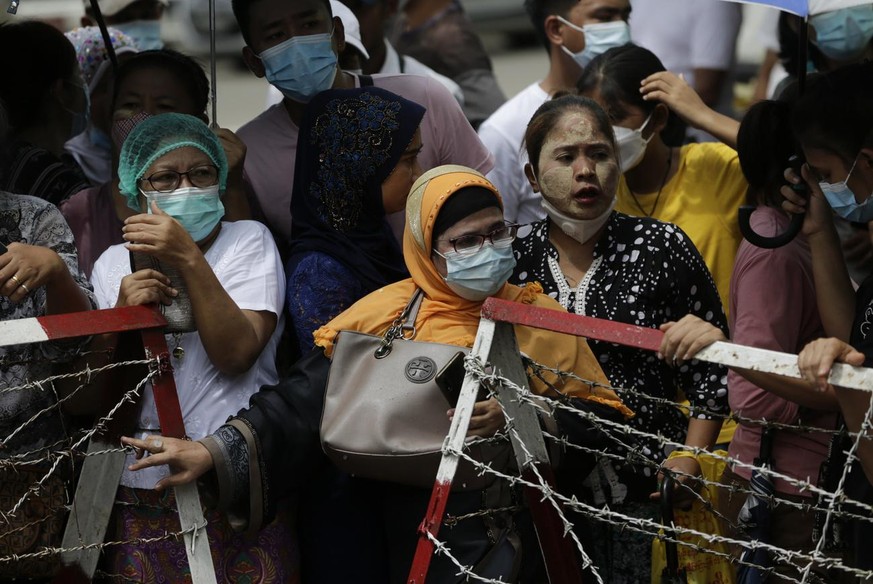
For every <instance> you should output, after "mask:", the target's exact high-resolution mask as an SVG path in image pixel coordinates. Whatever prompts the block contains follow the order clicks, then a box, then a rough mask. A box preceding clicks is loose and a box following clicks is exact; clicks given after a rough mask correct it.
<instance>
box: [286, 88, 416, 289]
mask: <svg viewBox="0 0 873 584" xmlns="http://www.w3.org/2000/svg"><path fill="white" fill-rule="evenodd" d="M424 112H425V109H424V108H423V107H422V106H420V105H418V104H417V103H414V102H412V101H409V100H406V99H403V98H402V97H400V96H398V95H395V94H393V93H391V92H390V91H385V90H384V89H379V88H378V87H364V88H356V89H333V90H328V91H325V92H322V93H319V94H318V95H316V96H315V97H314V98H313V99H312V100H311V101H310V102H309V104H308V105H307V107H306V111H305V113H304V115H303V120H302V122H301V125H300V135H299V137H298V139H297V145H298V147H297V161H296V165H295V171H294V192H293V195H292V198H291V218H292V229H291V255H292V258H291V261H292V262H293V261H294V256H295V255H298V254H302V253H306V252H312V251H318V252H321V253H325V254H327V255H329V256H331V257H333V258H334V259H335V260H337V261H339V262H342V263H343V264H344V265H345V266H346V267H347V268H348V269H349V270H350V271H352V272H353V273H354V274H355V275H356V276H357V277H358V279H359V280H360V282H361V283H362V284H363V285H364V286H365V287H366V288H367V289H369V290H375V289H377V288H380V287H382V286H384V285H386V284H390V283H392V282H395V281H397V280H401V279H403V278H405V277H406V276H407V273H406V266H405V263H404V261H403V254H402V252H401V251H400V246H399V245H398V244H397V242H396V240H395V239H394V235H393V234H392V233H391V230H390V228H389V227H388V224H387V223H386V221H385V210H384V208H383V206H382V183H383V182H384V181H385V179H387V178H388V176H389V175H390V174H391V172H392V171H393V170H394V167H395V166H397V163H398V162H399V160H400V158H401V156H403V153H404V152H405V151H406V149H407V147H408V146H409V144H410V143H411V142H412V139H413V137H414V136H415V131H416V129H418V126H419V125H420V124H421V120H422V118H423V117H424Z"/></svg>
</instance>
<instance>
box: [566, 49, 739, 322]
mask: <svg viewBox="0 0 873 584" xmlns="http://www.w3.org/2000/svg"><path fill="white" fill-rule="evenodd" d="M663 71H664V65H663V64H662V63H661V61H660V60H659V59H658V58H657V57H656V56H655V54H654V53H652V52H651V51H649V50H647V49H644V48H642V47H639V46H636V45H625V46H623V47H618V48H615V49H611V50H610V51H607V52H606V53H604V54H603V55H601V56H600V57H597V58H596V59H594V60H593V61H592V62H591V64H590V65H589V66H588V68H587V69H586V70H585V72H584V73H583V74H582V77H581V79H580V80H579V83H578V85H577V87H578V89H579V92H580V93H581V94H582V95H584V96H586V97H590V98H591V99H593V100H595V101H596V102H597V103H599V104H600V106H601V107H603V109H604V110H605V111H606V113H607V114H608V115H609V117H610V121H611V122H612V126H613V130H614V132H615V138H616V146H617V148H618V150H617V154H618V158H619V165H620V168H621V172H622V173H623V176H622V178H621V180H620V182H619V185H618V190H617V194H616V210H618V211H621V212H622V213H627V214H628V215H634V216H637V217H652V218H653V219H660V220H661V221H667V222H669V223H675V224H676V225H678V226H679V227H681V228H682V229H683V230H684V231H685V232H686V233H687V234H688V236H689V237H690V238H691V241H692V242H694V245H695V246H696V247H697V249H698V250H699V251H700V254H701V255H702V256H703V259H704V260H705V261H706V265H707V267H708V268H709V271H710V272H711V273H712V276H713V278H714V279H715V283H716V285H717V286H718V291H719V296H720V297H721V300H722V304H723V305H725V306H727V301H728V287H729V284H730V277H731V271H732V270H733V265H734V256H735V255H736V251H737V247H738V246H739V244H740V240H741V239H742V236H741V234H740V231H739V227H738V225H737V209H739V206H740V205H741V204H743V202H744V201H745V197H746V190H747V188H748V184H747V183H746V180H745V178H744V177H743V173H742V170H741V169H740V163H739V158H738V157H737V153H736V151H735V150H734V149H733V148H731V147H730V146H727V145H725V144H720V143H715V142H712V143H710V142H705V143H699V144H686V145H683V144H682V142H683V139H684V129H685V128H684V126H683V124H682V121H681V120H680V119H679V117H678V115H677V114H676V113H674V112H673V111H671V110H670V108H669V107H667V105H666V104H665V103H662V102H660V101H658V100H656V99H647V98H645V97H644V96H643V94H642V93H641V92H640V86H641V83H642V82H643V80H644V79H647V78H649V77H650V76H652V75H655V74H658V73H659V72H663ZM676 81H677V82H680V83H681V81H680V80H678V78H676ZM688 90H689V91H691V92H692V93H693V90H691V89H690V88H688ZM699 105H700V106H701V107H702V109H704V110H706V111H709V112H710V113H712V114H713V115H715V112H712V111H711V110H708V108H706V106H705V105H704V104H703V102H702V101H701V102H700V103H699ZM734 132H735V129H734ZM734 139H735V137H734Z"/></svg>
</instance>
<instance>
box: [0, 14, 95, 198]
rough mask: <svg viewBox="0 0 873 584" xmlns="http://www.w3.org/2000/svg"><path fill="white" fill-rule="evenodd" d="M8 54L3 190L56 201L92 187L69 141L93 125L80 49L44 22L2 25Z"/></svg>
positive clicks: (3, 50) (3, 90)
mask: <svg viewBox="0 0 873 584" xmlns="http://www.w3.org/2000/svg"><path fill="white" fill-rule="evenodd" d="M0 54H2V55H7V56H8V59H6V63H5V64H4V66H3V78H4V82H3V83H2V84H0V101H2V102H3V103H4V104H5V107H6V110H7V113H8V116H9V123H10V125H11V131H10V133H9V136H8V138H7V140H8V142H7V144H5V145H4V152H2V156H0V190H3V191H8V192H11V193H17V194H22V195H32V196H35V197H39V198H41V199H45V200H47V201H49V202H51V203H54V204H55V205H57V204H58V203H60V202H61V201H63V200H65V199H67V198H68V197H70V196H71V195H73V194H74V193H77V192H79V191H81V190H82V189H84V188H87V186H88V180H87V179H86V178H85V175H84V174H83V173H82V171H81V169H80V168H79V166H78V165H77V164H76V163H75V162H74V161H73V160H71V159H68V158H67V157H65V154H64V144H65V143H66V142H67V140H69V139H70V138H72V137H74V136H78V135H79V134H81V133H82V132H84V131H85V129H86V128H87V126H88V114H89V109H90V108H89V103H88V93H87V91H86V89H85V84H84V82H83V81H82V76H81V74H80V72H79V64H78V62H77V61H76V52H75V50H74V49H73V46H72V45H71V44H70V41H68V40H67V39H66V38H65V37H64V35H63V34H62V33H61V32H60V31H58V30H57V29H55V28H54V27H52V26H49V25H48V24H45V23H42V22H22V23H18V24H5V25H2V26H0Z"/></svg>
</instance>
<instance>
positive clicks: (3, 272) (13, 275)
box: [0, 242, 67, 303]
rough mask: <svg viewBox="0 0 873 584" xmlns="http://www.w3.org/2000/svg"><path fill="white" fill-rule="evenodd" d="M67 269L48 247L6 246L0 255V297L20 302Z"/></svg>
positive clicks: (18, 244)
mask: <svg viewBox="0 0 873 584" xmlns="http://www.w3.org/2000/svg"><path fill="white" fill-rule="evenodd" d="M66 269H67V266H66V264H64V261H63V260H62V259H61V257H60V256H59V255H58V254H57V253H56V252H55V251H54V250H53V249H50V248H48V247H42V246H38V245H27V244H24V243H18V242H15V243H10V244H9V245H8V246H7V251H6V253H4V254H3V255H2V256H0V296H5V297H7V298H9V300H11V301H12V302H16V303H17V302H21V301H22V300H24V299H25V298H27V297H28V296H29V295H30V294H31V293H32V292H34V291H35V290H37V289H39V288H40V287H42V286H45V285H46V284H50V283H51V282H52V281H53V280H54V279H55V278H56V277H57V276H58V274H60V273H61V270H64V271H66Z"/></svg>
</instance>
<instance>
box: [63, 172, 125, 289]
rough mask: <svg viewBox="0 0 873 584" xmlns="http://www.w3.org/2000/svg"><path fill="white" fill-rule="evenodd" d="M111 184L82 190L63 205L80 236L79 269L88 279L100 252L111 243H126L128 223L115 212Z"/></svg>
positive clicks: (78, 243)
mask: <svg viewBox="0 0 873 584" xmlns="http://www.w3.org/2000/svg"><path fill="white" fill-rule="evenodd" d="M110 185H111V183H104V184H102V185H100V186H99V187H91V188H89V189H85V190H82V191H79V192H78V193H76V194H75V195H73V196H72V197H70V198H69V199H67V200H66V201H64V202H63V203H61V204H60V209H61V214H63V216H64V218H65V219H66V220H67V223H69V224H70V229H71V230H72V231H73V237H74V238H75V239H76V248H77V249H78V250H79V268H81V270H82V272H83V273H84V274H85V275H86V276H87V277H88V278H90V277H91V270H92V269H93V268H94V263H95V262H96V261H97V258H99V257H100V254H102V253H103V252H104V251H106V250H107V249H109V247H110V246H113V245H115V244H118V243H124V240H123V239H122V238H121V228H122V227H124V223H123V222H122V221H121V220H120V219H119V218H118V215H117V214H116V212H115V202H114V201H113V199H112V192H111V191H110V190H109V186H110Z"/></svg>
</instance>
